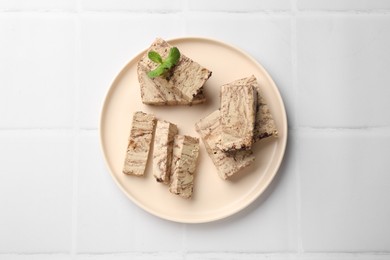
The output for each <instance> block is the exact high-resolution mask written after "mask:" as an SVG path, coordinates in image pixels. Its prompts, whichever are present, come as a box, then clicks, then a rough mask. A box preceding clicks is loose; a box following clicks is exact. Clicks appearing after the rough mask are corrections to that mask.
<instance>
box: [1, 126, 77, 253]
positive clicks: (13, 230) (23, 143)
mask: <svg viewBox="0 0 390 260" xmlns="http://www.w3.org/2000/svg"><path fill="white" fill-rule="evenodd" d="M0 157H1V158H2V159H1V163H0V172H1V174H0V208H1V214H0V253H16V252H21V253H35V252H53V253H57V252H69V250H70V245H71V211H72V205H71V203H72V178H73V172H72V170H73V143H72V137H71V136H69V135H67V134H60V135H57V134H52V133H40V132H39V133H32V134H26V133H14V134H12V133H8V134H4V133H1V134H0ZM0 258H1V255H0Z"/></svg>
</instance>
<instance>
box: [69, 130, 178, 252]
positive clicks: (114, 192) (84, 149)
mask: <svg viewBox="0 0 390 260" xmlns="http://www.w3.org/2000/svg"><path fill="white" fill-rule="evenodd" d="M78 186H79V187H78V197H79V199H78V219H77V224H78V231H77V233H78V235H77V251H78V252H79V253H107V252H132V251H142V252H159V251H162V252H169V251H177V250H180V249H181V248H182V246H183V244H182V241H183V225H181V224H177V223H172V222H168V221H165V220H161V219H159V218H157V217H154V216H152V215H150V214H149V213H146V212H145V211H144V210H142V209H140V208H139V207H137V206H136V205H135V204H134V203H133V202H131V201H130V200H129V199H128V198H127V197H126V196H125V195H124V193H122V192H121V191H120V189H119V187H118V186H117V185H116V184H115V183H114V180H113V178H112V177H111V176H110V174H109V172H108V169H107V168H106V166H105V165H104V162H103V155H102V152H101V150H100V147H99V145H98V135H97V134H89V135H87V136H82V137H81V142H80V172H79V180H78Z"/></svg>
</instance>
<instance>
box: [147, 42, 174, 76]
mask: <svg viewBox="0 0 390 260" xmlns="http://www.w3.org/2000/svg"><path fill="white" fill-rule="evenodd" d="M148 57H149V59H150V60H152V61H153V62H155V63H160V65H159V66H158V67H157V68H155V69H154V70H152V71H149V72H148V77H149V78H155V77H158V76H161V75H164V74H166V73H167V72H168V71H169V70H170V69H172V67H174V66H175V65H176V64H177V63H178V62H179V59H180V51H179V49H178V48H176V47H172V48H171V49H170V50H169V54H168V57H167V58H166V59H165V60H164V61H163V60H162V58H161V56H160V54H158V53H157V52H155V51H150V52H149V53H148Z"/></svg>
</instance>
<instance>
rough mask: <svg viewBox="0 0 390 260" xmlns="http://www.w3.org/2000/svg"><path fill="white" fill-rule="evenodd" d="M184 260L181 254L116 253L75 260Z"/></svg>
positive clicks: (76, 259)
mask: <svg viewBox="0 0 390 260" xmlns="http://www.w3.org/2000/svg"><path fill="white" fill-rule="evenodd" d="M128 259H131V260H184V256H183V254H181V253H166V252H159V253H142V252H141V253H116V254H98V255H87V254H81V255H77V256H76V257H75V260H128Z"/></svg>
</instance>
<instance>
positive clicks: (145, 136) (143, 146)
mask: <svg viewBox="0 0 390 260" xmlns="http://www.w3.org/2000/svg"><path fill="white" fill-rule="evenodd" d="M154 125H155V117H154V115H151V114H146V113H144V112H141V111H137V112H135V113H134V115H133V122H132V126H131V131H130V136H129V142H128V146H127V151H126V157H125V163H124V167H123V173H125V174H129V175H137V176H142V175H144V172H145V167H146V162H147V160H148V155H149V150H150V145H151V143H152V138H153V131H154Z"/></svg>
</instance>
